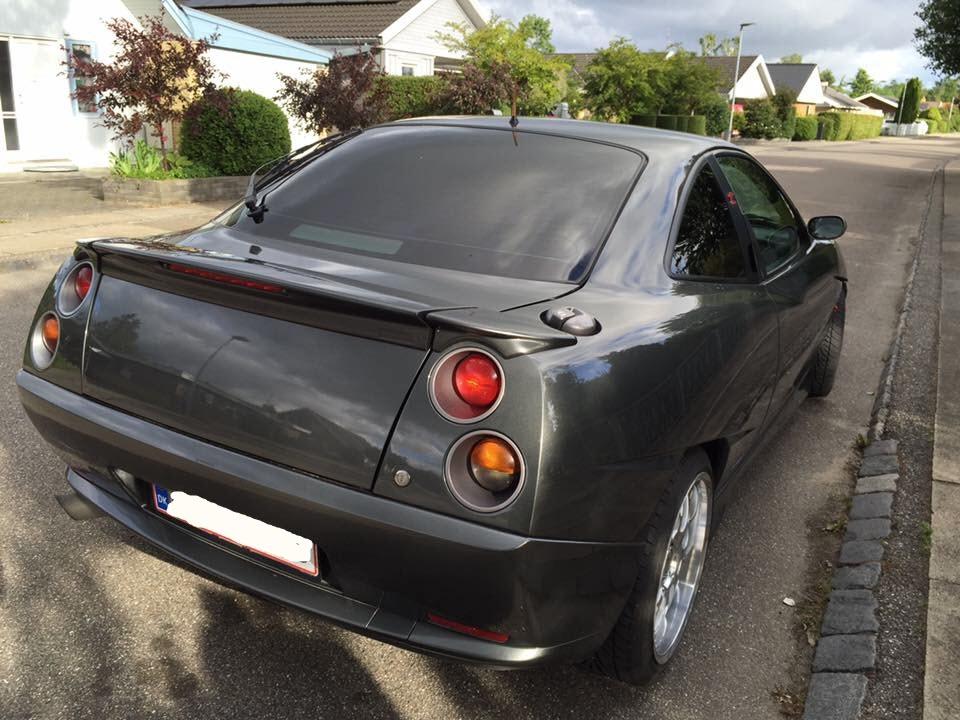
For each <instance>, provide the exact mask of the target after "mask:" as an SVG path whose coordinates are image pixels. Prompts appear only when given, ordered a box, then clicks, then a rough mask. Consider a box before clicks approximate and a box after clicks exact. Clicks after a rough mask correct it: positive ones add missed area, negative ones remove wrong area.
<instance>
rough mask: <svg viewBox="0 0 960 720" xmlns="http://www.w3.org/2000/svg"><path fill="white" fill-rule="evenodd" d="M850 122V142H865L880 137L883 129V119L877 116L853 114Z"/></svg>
mask: <svg viewBox="0 0 960 720" xmlns="http://www.w3.org/2000/svg"><path fill="white" fill-rule="evenodd" d="M850 120H851V123H852V127H851V129H850V136H849V138H848V139H849V140H865V139H866V138H872V137H879V136H880V131H881V130H882V129H883V118H882V117H877V116H875V115H858V114H855V113H854V114H851V115H850Z"/></svg>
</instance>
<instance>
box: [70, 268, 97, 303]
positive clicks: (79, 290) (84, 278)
mask: <svg viewBox="0 0 960 720" xmlns="http://www.w3.org/2000/svg"><path fill="white" fill-rule="evenodd" d="M91 285H93V268H92V267H90V266H89V265H81V266H80V267H79V268H78V269H77V272H76V274H75V275H74V276H73V291H74V292H75V293H76V294H77V297H78V298H80V301H81V302H83V299H84V298H85V297H86V296H87V295H88V294H89V293H90V286H91Z"/></svg>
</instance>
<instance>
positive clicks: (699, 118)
mask: <svg viewBox="0 0 960 720" xmlns="http://www.w3.org/2000/svg"><path fill="white" fill-rule="evenodd" d="M687 132H688V133H692V134H694V135H706V134H707V117H706V115H691V116H690V122H689V124H688V125H687Z"/></svg>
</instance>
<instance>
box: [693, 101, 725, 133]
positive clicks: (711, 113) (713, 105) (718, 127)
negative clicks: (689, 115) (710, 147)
mask: <svg viewBox="0 0 960 720" xmlns="http://www.w3.org/2000/svg"><path fill="white" fill-rule="evenodd" d="M697 112H698V113H700V114H701V115H704V116H705V117H706V134H707V135H710V136H711V137H718V136H720V135H723V134H724V133H725V132H726V131H727V124H728V123H729V122H730V103H729V102H727V99H726V98H725V97H724V96H723V95H720V94H718V93H713V94H712V95H710V96H708V97H706V98H704V100H703V102H702V103H700V106H699V107H698V108H697Z"/></svg>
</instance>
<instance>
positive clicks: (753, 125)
mask: <svg viewBox="0 0 960 720" xmlns="http://www.w3.org/2000/svg"><path fill="white" fill-rule="evenodd" d="M743 110H744V115H745V116H746V122H745V124H744V127H743V136H744V137H748V138H763V139H766V140H771V139H773V138H775V137H778V136H779V135H780V133H781V132H782V130H783V123H782V122H781V121H780V118H779V117H777V108H776V106H775V105H774V104H773V103H772V102H770V101H769V100H748V101H747V102H746V103H744V106H743Z"/></svg>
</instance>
